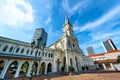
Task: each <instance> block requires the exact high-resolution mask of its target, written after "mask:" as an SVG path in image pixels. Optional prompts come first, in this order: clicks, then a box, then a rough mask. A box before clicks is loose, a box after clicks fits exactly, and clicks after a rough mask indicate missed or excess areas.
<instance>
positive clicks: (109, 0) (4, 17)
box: [0, 0, 120, 54]
mask: <svg viewBox="0 0 120 80" xmlns="http://www.w3.org/2000/svg"><path fill="white" fill-rule="evenodd" d="M66 14H67V15H68V16H69V18H70V22H71V23H72V24H73V29H74V33H75V36H76V37H77V38H78V40H79V46H80V47H81V48H82V50H83V51H84V53H85V54H87V52H86V47H88V46H92V47H93V48H94V50H95V53H103V52H104V50H103V47H102V45H101V42H103V41H105V40H106V39H109V38H111V39H112V40H113V42H114V43H115V45H116V46H117V48H118V49H120V0H0V36H4V37H8V38H12V39H16V40H21V41H26V42H31V41H32V37H33V34H34V31H35V28H39V27H42V28H44V29H45V31H46V32H48V42H47V45H50V44H52V43H54V42H55V41H57V40H58V39H59V38H60V36H61V35H62V34H63V33H62V32H63V31H62V27H63V24H64V18H65V16H66Z"/></svg>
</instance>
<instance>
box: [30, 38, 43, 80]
mask: <svg viewBox="0 0 120 80" xmlns="http://www.w3.org/2000/svg"><path fill="white" fill-rule="evenodd" d="M39 43H40V39H39V38H38V39H37V43H35V41H33V42H31V48H32V49H36V52H35V57H34V62H33V65H32V71H31V76H30V78H29V80H32V74H33V71H34V65H35V61H36V58H37V53H38V49H39V48H40V49H41V47H40V46H39Z"/></svg>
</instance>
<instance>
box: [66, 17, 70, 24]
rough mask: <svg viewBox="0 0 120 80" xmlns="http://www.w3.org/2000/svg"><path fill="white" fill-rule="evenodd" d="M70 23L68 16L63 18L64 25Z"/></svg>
mask: <svg viewBox="0 0 120 80" xmlns="http://www.w3.org/2000/svg"><path fill="white" fill-rule="evenodd" d="M67 23H70V21H69V18H68V16H66V17H65V24H67Z"/></svg>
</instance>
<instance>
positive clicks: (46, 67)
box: [44, 62, 48, 74]
mask: <svg viewBox="0 0 120 80" xmlns="http://www.w3.org/2000/svg"><path fill="white" fill-rule="evenodd" d="M47 66H48V63H47V62H46V65H45V73H44V74H47Z"/></svg>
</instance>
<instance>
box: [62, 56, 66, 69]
mask: <svg viewBox="0 0 120 80" xmlns="http://www.w3.org/2000/svg"><path fill="white" fill-rule="evenodd" d="M65 68H66V57H64V58H63V67H62V68H61V69H62V71H65Z"/></svg>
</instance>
